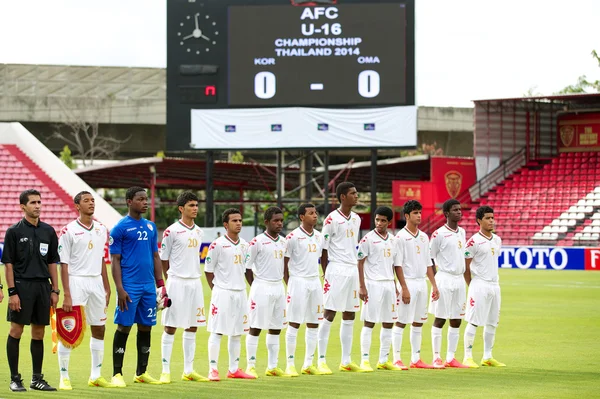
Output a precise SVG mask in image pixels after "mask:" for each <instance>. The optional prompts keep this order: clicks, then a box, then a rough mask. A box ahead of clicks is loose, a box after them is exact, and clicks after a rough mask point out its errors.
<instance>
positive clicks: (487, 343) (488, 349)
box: [483, 325, 496, 359]
mask: <svg viewBox="0 0 600 399" xmlns="http://www.w3.org/2000/svg"><path fill="white" fill-rule="evenodd" d="M495 338H496V327H494V326H489V325H488V326H485V327H483V358H484V359H491V358H492V357H493V356H492V349H493V348H494V339H495Z"/></svg>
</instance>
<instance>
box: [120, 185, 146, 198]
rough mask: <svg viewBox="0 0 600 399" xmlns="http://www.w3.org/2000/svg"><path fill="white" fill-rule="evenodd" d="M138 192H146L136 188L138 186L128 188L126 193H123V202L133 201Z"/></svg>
mask: <svg viewBox="0 0 600 399" xmlns="http://www.w3.org/2000/svg"><path fill="white" fill-rule="evenodd" d="M140 191H143V192H146V190H144V189H143V188H142V187H138V186H133V187H129V188H128V189H127V192H126V193H125V200H133V197H135V195H136V194H137V193H139V192H140Z"/></svg>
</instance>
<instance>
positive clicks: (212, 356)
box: [208, 333, 223, 371]
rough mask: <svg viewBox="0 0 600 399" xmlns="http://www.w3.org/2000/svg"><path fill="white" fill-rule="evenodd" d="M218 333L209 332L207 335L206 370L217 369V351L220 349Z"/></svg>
mask: <svg viewBox="0 0 600 399" xmlns="http://www.w3.org/2000/svg"><path fill="white" fill-rule="evenodd" d="M221 337H223V336H222V335H220V334H215V333H210V337H208V370H209V371H210V370H217V371H218V370H219V352H220V350H221Z"/></svg>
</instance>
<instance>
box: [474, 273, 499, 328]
mask: <svg viewBox="0 0 600 399" xmlns="http://www.w3.org/2000/svg"><path fill="white" fill-rule="evenodd" d="M467 296H468V298H467V314H466V316H465V320H467V321H468V322H469V323H471V324H474V325H476V326H485V325H491V326H494V327H496V326H497V325H498V321H500V303H501V297H500V285H498V283H489V282H487V281H483V280H480V279H477V278H476V279H473V280H471V284H470V285H469V293H468V295H467Z"/></svg>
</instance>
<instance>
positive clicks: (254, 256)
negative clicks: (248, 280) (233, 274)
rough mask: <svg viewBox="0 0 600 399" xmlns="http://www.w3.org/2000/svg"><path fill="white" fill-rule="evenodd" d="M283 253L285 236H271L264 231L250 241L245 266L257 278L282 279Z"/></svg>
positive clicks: (266, 279) (267, 279)
mask: <svg viewBox="0 0 600 399" xmlns="http://www.w3.org/2000/svg"><path fill="white" fill-rule="evenodd" d="M284 254H285V238H284V237H282V236H280V235H278V236H277V237H271V236H270V235H269V234H267V232H264V233H262V234H259V235H257V236H256V237H254V239H253V240H252V241H251V242H250V246H249V247H248V256H247V259H246V268H247V269H252V272H254V277H255V278H257V279H260V280H265V281H283V256H284Z"/></svg>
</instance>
